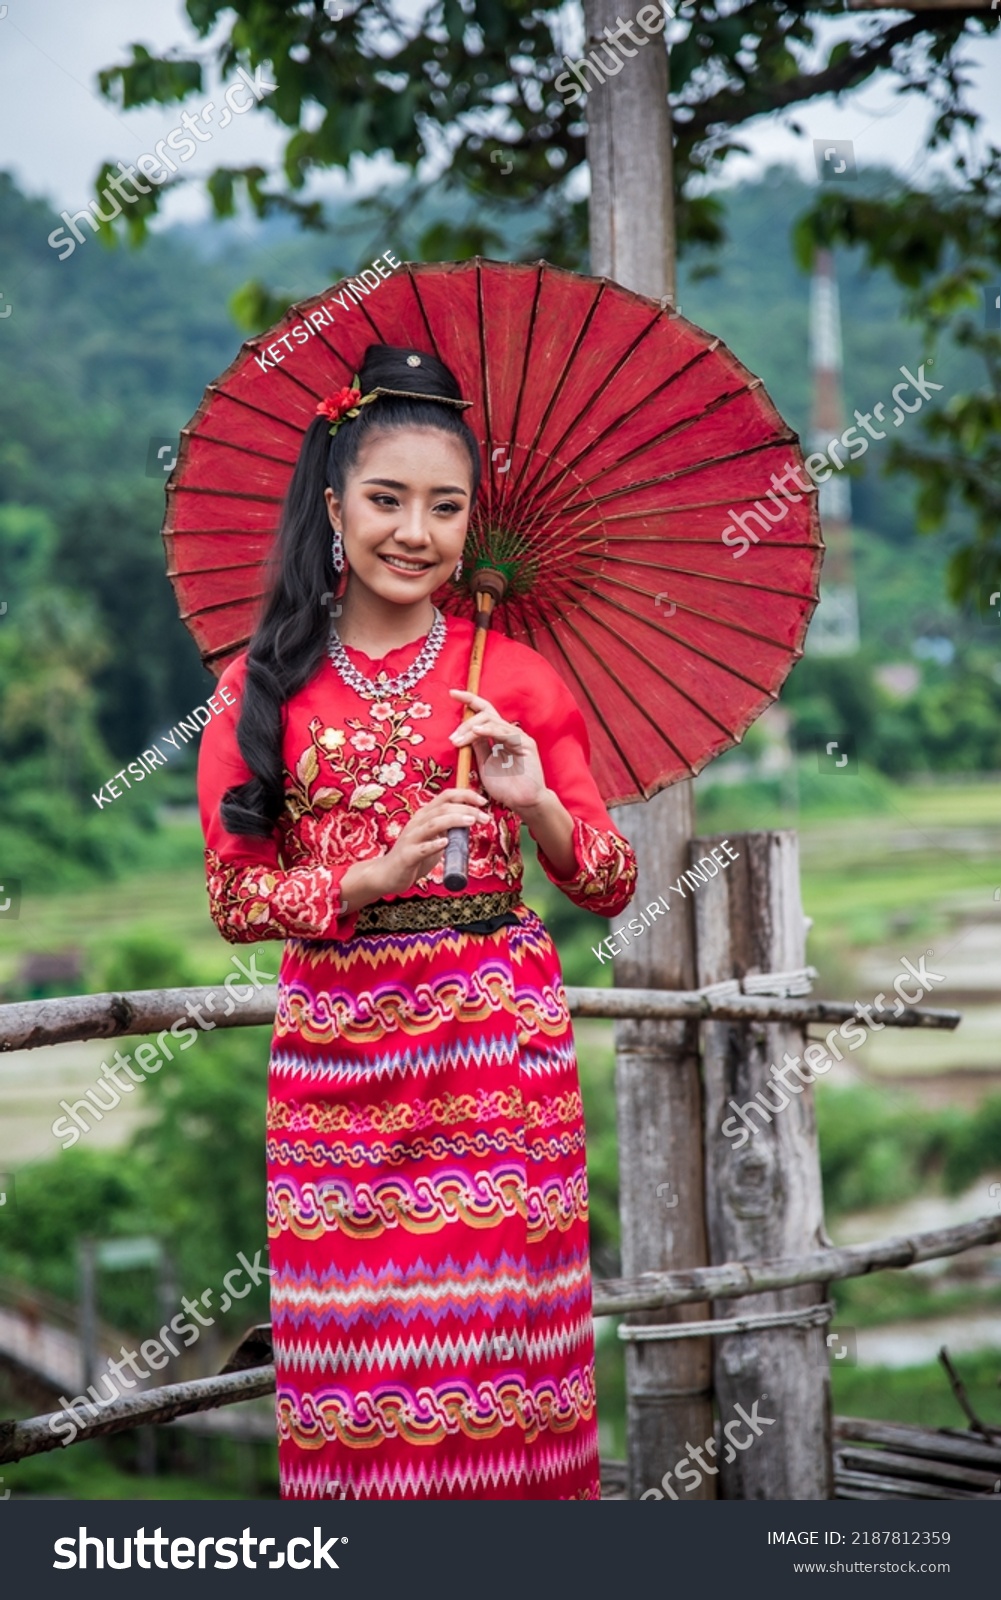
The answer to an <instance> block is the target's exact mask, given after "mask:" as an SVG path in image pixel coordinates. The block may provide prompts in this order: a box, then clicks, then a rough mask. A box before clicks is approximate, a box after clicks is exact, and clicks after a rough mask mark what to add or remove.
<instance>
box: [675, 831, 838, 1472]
mask: <svg viewBox="0 0 1001 1600" xmlns="http://www.w3.org/2000/svg"><path fill="white" fill-rule="evenodd" d="M719 843H720V841H719V840H718V839H699V840H696V841H695V842H694V843H693V846H692V859H693V862H694V861H697V860H699V859H700V858H701V859H702V860H703V862H705V861H709V862H710V864H713V863H712V858H711V857H710V855H709V852H710V850H711V848H712V846H713V845H716V846H718V845H719ZM731 847H732V848H734V849H736V850H737V851H738V854H739V860H737V861H736V862H734V864H733V865H732V867H731V868H730V869H729V871H727V872H723V871H719V870H717V873H716V876H715V877H710V879H709V881H708V882H707V883H705V884H703V885H700V887H699V888H698V890H697V892H696V894H695V908H696V909H695V919H696V945H697V951H698V977H699V982H700V983H701V984H710V983H719V982H721V981H722V980H723V979H726V978H733V977H739V978H743V977H745V976H746V975H748V974H749V973H755V972H778V971H783V970H796V969H798V968H801V967H803V966H804V964H805V960H806V953H805V943H806V927H805V921H804V917H803V908H802V905H801V904H800V893H799V849H798V841H797V837H796V834H795V833H794V832H791V831H788V832H781V833H745V834H740V835H737V836H736V837H733V838H731ZM705 870H706V871H707V872H708V870H709V868H708V867H705ZM805 1042H806V1036H805V1031H804V1029H803V1027H802V1025H801V1024H797V1023H781V1022H771V1023H763V1024H748V1023H728V1022H711V1023H707V1024H705V1025H704V1028H703V1036H702V1069H703V1085H704V1093H705V1165H706V1216H707V1223H708V1231H709V1251H710V1260H711V1261H713V1262H730V1261H741V1260H744V1261H750V1260H761V1259H762V1258H767V1257H770V1256H782V1255H805V1254H806V1253H807V1252H809V1251H811V1250H815V1249H816V1247H817V1245H818V1244H826V1243H828V1240H827V1238H826V1235H825V1233H824V1212H823V1195H822V1190H821V1180H820V1152H819V1149H818V1146H817V1125H816V1120H815V1117H814V1108H813V1095H812V1089H811V1087H810V1085H809V1083H808V1082H805V1081H804V1080H803V1079H801V1078H799V1077H798V1076H797V1075H796V1073H795V1071H794V1070H793V1068H792V1066H791V1065H790V1063H791V1062H795V1061H797V1060H798V1062H799V1063H800V1065H801V1064H802V1055H803V1050H804V1047H805ZM787 1053H788V1054H787ZM773 1064H774V1065H775V1067H777V1068H779V1069H781V1070H782V1074H783V1075H782V1077H781V1078H780V1077H777V1076H776V1075H775V1074H774V1073H773V1072H772V1071H771V1070H770V1069H771V1067H772V1065H773ZM804 1070H805V1076H806V1078H809V1076H810V1074H809V1071H808V1070H806V1069H804ZM759 1092H760V1095H761V1098H762V1099H763V1100H764V1101H765V1105H764V1106H762V1105H761V1104H760V1101H758V1100H755V1099H754V1097H755V1096H756V1095H757V1094H758V1093H759ZM748 1102H753V1104H752V1107H751V1110H750V1111H748V1112H747V1114H746V1120H744V1119H743V1118H742V1117H741V1115H740V1112H739V1111H738V1110H737V1109H736V1108H738V1107H739V1108H743V1107H745V1106H746V1105H747V1104H748ZM769 1107H771V1108H772V1109H771V1110H769V1109H768V1108H769ZM749 1125H750V1126H749ZM724 1127H725V1128H726V1129H727V1131H726V1133H724V1131H723V1129H724ZM752 1127H753V1129H754V1130H755V1131H753V1132H752V1131H751V1128H752ZM825 1298H826V1295H825V1289H824V1286H823V1285H822V1284H817V1283H813V1284H804V1285H802V1286H800V1287H796V1288H787V1289H781V1290H773V1291H771V1292H768V1293H764V1294H759V1295H755V1296H753V1297H751V1298H748V1299H744V1300H742V1301H741V1309H742V1310H743V1312H744V1313H745V1314H746V1313H749V1314H752V1315H753V1314H754V1313H775V1312H787V1311H791V1310H793V1309H795V1308H806V1307H810V1306H815V1305H817V1304H818V1303H819V1302H820V1301H822V1300H824V1299H825ZM731 1311H732V1307H731V1305H730V1302H728V1301H726V1300H721V1301H717V1302H716V1304H715V1314H716V1316H717V1317H720V1318H725V1317H727V1316H729V1315H730V1314H731ZM714 1345H715V1349H714V1357H715V1360H714V1368H715V1391H716V1399H717V1403H718V1406H719V1414H720V1419H721V1421H722V1422H723V1423H724V1424H725V1423H726V1422H727V1421H728V1420H729V1419H730V1418H736V1416H737V1415H738V1413H737V1411H736V1409H735V1408H736V1407H737V1406H738V1405H739V1406H742V1407H743V1408H744V1410H745V1411H747V1412H748V1413H750V1412H751V1411H752V1407H754V1406H755V1404H759V1405H760V1412H761V1415H763V1416H766V1417H767V1418H768V1419H769V1424H768V1426H767V1428H765V1429H764V1430H763V1431H762V1434H761V1437H760V1438H759V1439H757V1440H756V1441H755V1442H754V1448H753V1449H751V1448H747V1449H741V1450H739V1451H734V1450H730V1451H728V1452H727V1454H728V1455H729V1457H730V1460H729V1462H727V1461H726V1459H725V1457H724V1460H723V1461H722V1462H721V1463H720V1469H719V1472H720V1475H719V1488H720V1494H721V1495H722V1496H723V1497H724V1498H726V1499H728V1500H826V1499H829V1498H830V1497H831V1495H832V1492H833V1491H832V1483H831V1423H830V1377H829V1369H828V1362H827V1347H826V1343H825V1334H824V1329H823V1328H822V1327H781V1328H759V1329H756V1330H755V1331H754V1332H753V1333H734V1334H727V1335H724V1336H722V1337H720V1338H718V1339H716V1340H715V1341H714ZM738 1431H739V1430H738Z"/></svg>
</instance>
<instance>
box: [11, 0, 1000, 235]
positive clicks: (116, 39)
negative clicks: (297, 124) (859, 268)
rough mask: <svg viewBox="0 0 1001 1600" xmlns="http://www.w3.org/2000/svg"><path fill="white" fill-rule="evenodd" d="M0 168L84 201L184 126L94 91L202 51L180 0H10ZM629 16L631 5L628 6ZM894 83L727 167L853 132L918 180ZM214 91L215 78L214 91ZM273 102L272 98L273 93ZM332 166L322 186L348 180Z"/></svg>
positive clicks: (913, 112)
mask: <svg viewBox="0 0 1001 1600" xmlns="http://www.w3.org/2000/svg"><path fill="white" fill-rule="evenodd" d="M3 11H6V13H7V14H6V16H4V17H3V18H2V19H0V168H6V169H9V170H11V171H12V172H13V174H14V176H15V178H16V180H17V182H18V183H19V184H20V186H21V187H22V188H23V189H24V190H25V191H26V192H28V193H29V194H32V195H38V196H40V197H44V198H46V199H48V200H49V201H50V202H52V203H54V205H55V206H56V208H57V209H62V208H63V207H68V208H70V209H71V210H76V209H78V208H79V207H80V206H82V205H84V204H85V203H86V201H87V200H88V198H89V197H90V195H91V194H92V193H93V180H94V176H95V173H96V172H97V170H98V168H99V166H100V164H101V162H102V161H104V160H106V159H110V160H111V161H112V162H115V161H118V160H122V161H125V162H134V161H135V160H136V158H137V156H139V155H141V154H143V153H145V152H152V150H153V147H154V145H155V144H156V142H157V140H159V139H162V138H163V137H164V136H165V135H166V134H167V133H168V132H169V131H170V130H171V129H172V128H174V127H176V125H177V122H178V117H179V115H180V112H181V111H182V110H184V109H189V110H194V109H197V107H198V105H199V104H200V103H201V102H200V100H199V99H198V97H194V98H193V99H192V100H191V101H189V102H186V103H184V104H182V105H181V106H180V107H178V106H165V107H160V108H153V109H145V110H137V111H130V112H128V113H122V112H119V111H118V110H116V108H115V107H114V106H112V105H110V104H109V103H108V102H107V101H105V100H104V99H103V98H102V97H101V95H100V94H99V93H98V91H97V88H96V75H97V71H98V69H99V68H101V67H106V66H109V65H111V64H112V63H116V62H120V61H124V60H126V59H127V56H128V54H129V52H128V49H127V47H128V46H129V45H130V44H131V43H132V42H133V41H137V42H141V43H143V44H145V45H146V46H147V47H148V48H149V49H151V50H152V51H154V52H155V53H159V52H161V51H163V50H166V49H168V48H169V47H172V46H177V45H179V44H184V45H187V46H190V47H196V48H197V50H198V52H199V53H205V52H206V51H207V48H208V47H207V46H206V45H204V44H200V43H198V41H195V40H194V39H193V34H192V30H191V28H190V25H189V23H188V21H187V17H186V15H185V12H184V7H183V5H182V3H181V0H8V3H7V5H6V6H3V5H2V4H0V12H3ZM630 14H633V13H632V12H630ZM869 25H871V22H870V19H866V18H862V17H860V18H852V19H843V20H838V21H837V22H834V23H832V24H831V25H830V36H831V38H837V37H842V36H843V35H844V33H845V31H846V29H849V28H851V29H859V28H863V27H867V26H869ZM999 37H1001V36H995V37H994V38H992V39H991V40H989V41H980V42H979V43H978V44H977V45H971V46H970V47H969V54H970V55H971V57H972V59H973V60H974V62H975V73H974V86H975V87H974V92H973V96H972V98H973V102H974V104H975V106H976V107H977V109H978V110H980V111H981V113H982V114H984V116H985V117H986V122H987V128H988V132H989V134H990V135H991V137H992V138H993V140H994V141H995V142H996V143H1001V94H999V93H998V90H999V88H1001V43H999ZM893 82H894V80H893V79H891V78H889V77H886V76H884V77H883V78H881V79H880V80H878V81H876V82H874V83H870V84H869V85H868V86H867V87H866V88H864V89H863V90H862V92H861V93H859V94H857V95H851V96H848V97H846V99H845V100H844V101H843V102H842V104H841V105H840V106H837V105H835V104H834V103H833V101H830V100H823V101H819V102H817V103H816V104H812V105H810V106H808V107H806V108H804V109H802V110H800V111H798V112H797V115H798V118H799V120H800V122H801V123H802V125H803V127H804V131H805V137H803V138H797V137H796V136H795V135H794V134H793V133H792V132H790V131H789V130H788V129H787V128H785V127H784V126H783V125H782V124H781V123H779V122H778V121H777V119H775V118H771V117H768V118H759V119H758V120H757V121H756V122H754V123H752V124H750V126H749V128H747V129H742V130H741V137H742V138H743V139H745V140H746V142H747V143H749V144H750V146H751V147H752V154H751V155H750V156H748V157H736V158H732V159H731V162H730V164H729V165H728V167H727V169H726V171H727V175H728V176H732V177H733V178H737V177H744V176H753V175H754V174H756V173H758V172H760V171H761V170H762V169H763V167H764V166H766V165H767V164H768V163H769V162H772V161H775V160H785V161H789V162H791V163H794V164H795V165H796V166H797V167H798V168H799V170H800V171H801V172H802V173H803V175H804V176H815V175H816V169H815V166H814V157H813V148H812V140H813V139H814V138H821V139H825V140H826V139H852V140H853V141H854V142H855V154H856V159H857V162H858V165H859V167H864V166H867V165H875V164H886V165H890V166H893V167H894V168H896V169H897V170H898V171H900V172H901V173H902V174H906V175H907V176H909V177H911V178H912V179H913V178H915V177H920V176H921V175H922V174H923V173H924V172H926V171H927V163H926V162H925V161H924V160H923V158H922V155H921V148H922V141H923V135H924V132H925V129H926V127H927V123H928V112H927V109H926V107H925V106H924V105H923V104H922V102H921V100H920V97H918V96H916V95H914V96H910V97H908V98H907V100H903V99H901V98H900V97H898V96H895V95H894V93H893ZM214 89H215V80H214V78H213V79H212V81H211V84H210V88H209V90H208V94H207V98H211V97H212V91H213V90H214ZM265 103H266V102H265ZM284 133H285V130H284V129H282V128H281V127H280V125H279V124H277V123H275V122H273V121H272V119H271V118H270V117H269V116H268V115H267V114H265V113H262V112H260V111H248V113H247V114H246V115H245V116H239V117H234V118H233V120H232V121H231V122H230V123H229V126H228V127H227V128H225V129H219V130H218V131H216V133H215V134H214V136H213V138H212V139H211V140H210V142H208V143H207V144H205V145H204V146H199V149H198V153H197V155H196V156H194V157H193V158H192V159H191V160H190V161H188V162H186V163H185V164H184V166H183V168H182V170H183V171H185V172H186V173H188V174H198V173H205V172H208V171H210V170H211V169H212V167H214V166H216V165H218V164H220V163H224V164H225V165H227V166H230V165H242V164H245V163H247V162H251V161H259V162H261V163H262V165H265V166H267V165H270V164H273V163H274V161H275V159H276V158H277V156H278V153H279V150H280V148H281V145H282V142H283V135H284ZM360 171H361V173H362V175H363V176H365V180H366V187H370V186H372V184H373V183H376V182H378V181H381V179H382V178H383V177H385V176H386V175H387V174H388V172H389V167H388V163H383V162H379V163H377V164H375V165H373V164H371V163H366V164H365V165H364V167H362V168H361V169H360ZM341 183H342V180H340V179H339V178H337V177H334V176H332V175H328V176H326V177H325V178H324V179H323V185H322V187H323V192H325V193H329V192H332V190H335V189H339V188H340V187H341ZM167 198H168V205H167V206H166V207H165V208H164V214H165V216H167V217H168V218H176V217H182V216H183V217H197V216H200V215H204V214H205V212H206V209H207V208H206V207H205V203H204V200H203V199H202V198H201V195H200V192H199V188H198V186H192V187H191V189H190V192H188V193H184V194H178V193H176V192H175V193H174V194H173V195H171V196H169V197H167Z"/></svg>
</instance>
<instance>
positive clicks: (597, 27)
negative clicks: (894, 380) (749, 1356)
mask: <svg viewBox="0 0 1001 1600" xmlns="http://www.w3.org/2000/svg"><path fill="white" fill-rule="evenodd" d="M620 12H621V4H620V0H585V6H584V17H585V29H586V33H587V42H586V45H585V52H586V53H587V54H588V56H590V54H591V53H592V52H594V54H595V58H596V60H597V62H598V64H599V71H598V72H596V71H595V70H594V67H593V64H590V63H586V62H584V61H583V60H582V62H581V72H582V73H583V75H584V77H585V80H586V82H587V84H588V97H587V124H588V132H587V153H588V164H589V167H590V173H591V206H590V233H591V270H592V272H595V273H598V274H601V275H604V276H606V277H609V278H614V279H615V280H616V282H618V283H622V284H624V285H625V286H626V287H627V288H630V289H635V290H637V291H638V292H639V293H641V294H648V295H652V296H655V297H656V298H658V299H660V298H661V297H662V296H664V295H670V296H671V297H672V299H673V298H674V296H675V242H674V206H673V193H672V176H671V112H670V106H669V104H668V99H667V82H668V71H667V66H668V58H667V50H666V49H665V47H664V43H663V37H662V35H659V34H658V35H654V37H653V38H651V39H649V40H648V41H647V42H646V43H645V44H641V45H636V44H635V43H633V44H629V42H628V39H627V40H626V43H625V49H619V48H615V49H613V48H612V47H611V46H610V45H608V44H607V39H606V36H605V34H604V30H605V28H607V29H608V30H609V32H610V33H615V32H616V31H617V30H618V29H619V22H620V20H621V19H620ZM621 38H622V35H621V33H620V39H621ZM603 46H606V47H607V48H606V47H603ZM630 52H632V53H631V54H630ZM608 58H610V66H611V68H612V69H614V68H616V67H617V70H614V71H612V70H609V71H608V72H607V74H604V76H605V77H606V81H605V82H604V83H601V84H599V83H598V82H597V81H596V80H597V79H598V76H599V72H600V70H601V67H600V63H601V62H602V61H603V60H605V59H608ZM693 816H694V814H693V807H692V794H691V784H689V783H684V784H678V785H676V786H675V787H674V788H672V789H669V790H666V791H665V792H663V793H662V794H659V795H657V796H655V798H654V799H653V800H651V801H649V802H647V803H646V804H645V805H636V806H629V807H625V808H623V809H621V810H620V811H619V812H618V814H617V816H616V823H617V825H618V826H619V827H621V829H622V831H623V833H625V835H626V836H627V838H628V839H629V840H630V842H631V844H632V845H633V847H634V848H635V850H636V854H637V857H638V860H639V868H640V875H639V891H638V895H637V904H646V903H647V902H648V901H650V900H652V899H655V898H656V896H657V895H658V894H665V893H666V892H667V885H668V884H669V883H672V882H674V880H675V879H676V878H677V877H678V875H679V873H680V872H681V871H682V870H683V869H684V867H685V866H686V865H687V860H688V841H689V840H690V839H691V836H692V830H693ZM679 904H681V903H680V902H679ZM692 967H693V953H692V924H691V918H690V915H688V914H686V908H685V907H684V905H683V904H681V909H680V910H677V911H673V912H672V914H671V916H670V917H661V918H660V919H659V920H658V921H656V922H654V923H653V925H652V926H651V928H650V929H649V930H648V932H647V933H646V935H645V937H644V938H643V939H642V940H641V941H640V942H639V943H638V944H637V945H636V946H635V951H633V950H632V949H631V951H630V953H629V954H626V955H624V956H622V957H618V958H616V962H615V982H616V984H617V985H622V986H624V987H635V986H644V987H649V988H655V989H676V988H687V987H689V986H690V983H691V978H692ZM615 1038H616V1097H617V1101H618V1125H619V1182H620V1202H619V1211H620V1217H621V1225H622V1267H623V1272H624V1273H625V1274H626V1275H627V1276H630V1277H631V1276H633V1275H634V1274H638V1273H641V1272H648V1271H666V1270H669V1269H671V1268H676V1269H680V1268H683V1267H690V1266H702V1265H703V1264H704V1263H705V1261H706V1253H705V1252H706V1240H705V1226H704V1219H703V1202H702V1192H703V1183H702V1152H701V1148H700V1140H699V1137H698V1130H699V1129H700V1128H701V1125H702V1122H701V1091H700V1086H699V1072H698V1057H697V1042H698V1032H697V1028H696V1027H695V1026H693V1025H692V1024H691V1023H687V1022H669V1023H668V1022H661V1023H657V1022H649V1021H648V1022H626V1023H619V1024H618V1025H617V1026H616V1035H615ZM673 1199H677V1202H678V1203H677V1205H676V1206H675V1205H672V1204H671V1202H672V1200H673ZM665 1315H666V1316H669V1317H671V1318H681V1317H685V1318H689V1319H697V1318H698V1317H700V1316H707V1315H708V1308H707V1307H705V1306H700V1307H695V1306H691V1307H685V1308H683V1309H679V1310H677V1311H671V1312H670V1313H665ZM641 1320H642V1319H641ZM709 1381H710V1350H709V1341H708V1340H706V1339H693V1340H681V1341H678V1342H674V1343H671V1344H658V1345H652V1344H646V1345H643V1344H627V1346H626V1384H627V1392H628V1455H629V1495H630V1498H632V1499H635V1498H637V1497H638V1496H639V1495H641V1494H642V1493H643V1492H644V1490H646V1489H649V1488H656V1487H657V1486H658V1485H659V1483H660V1480H661V1477H662V1475H663V1473H664V1472H665V1471H667V1470H670V1469H672V1468H673V1467H674V1464H675V1462H676V1461H677V1460H678V1459H679V1457H680V1456H682V1455H684V1454H685V1445H686V1443H688V1442H691V1443H692V1444H694V1445H696V1446H699V1445H701V1444H703V1442H704V1441H705V1440H706V1439H707V1438H709V1437H710V1436H711V1433H712V1412H711V1400H710V1394H709ZM713 1494H714V1490H713V1480H712V1479H711V1478H709V1477H704V1478H703V1481H702V1485H701V1486H700V1488H699V1489H698V1490H697V1491H695V1492H693V1494H692V1498H693V1499H711V1498H713Z"/></svg>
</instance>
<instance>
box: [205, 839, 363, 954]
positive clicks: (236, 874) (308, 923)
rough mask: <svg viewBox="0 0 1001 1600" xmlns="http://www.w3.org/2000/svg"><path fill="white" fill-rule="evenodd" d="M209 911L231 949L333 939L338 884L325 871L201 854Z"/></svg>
mask: <svg viewBox="0 0 1001 1600" xmlns="http://www.w3.org/2000/svg"><path fill="white" fill-rule="evenodd" d="M205 869H206V876H207V878H208V891H209V912H210V915H211V917H212V921H213V922H214V923H215V925H216V927H217V928H218V929H219V932H220V933H221V934H222V935H223V937H224V938H226V939H228V940H229V941H230V943H231V944H255V943H256V942H257V940H258V939H294V938H299V939H317V938H334V937H336V936H337V922H338V908H339V906H340V903H341V895H340V879H341V878H342V877H343V870H344V869H342V870H341V872H339V873H337V874H335V873H334V872H333V871H332V870H331V869H330V868H328V867H320V866H316V865H311V866H309V867H300V868H299V869H298V870H297V871H293V872H286V871H283V870H282V869H281V868H280V867H264V866H254V865H246V864H244V865H241V864H240V863H238V862H236V863H227V862H225V861H223V860H222V858H221V856H220V855H219V854H218V853H217V851H215V850H211V849H207V850H206V851H205Z"/></svg>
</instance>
